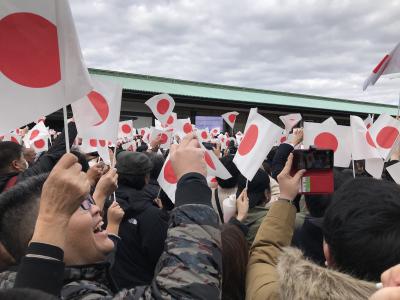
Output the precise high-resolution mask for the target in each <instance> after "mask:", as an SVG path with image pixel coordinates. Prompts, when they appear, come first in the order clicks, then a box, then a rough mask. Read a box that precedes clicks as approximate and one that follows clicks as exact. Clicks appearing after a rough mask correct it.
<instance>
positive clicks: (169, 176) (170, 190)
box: [157, 155, 178, 203]
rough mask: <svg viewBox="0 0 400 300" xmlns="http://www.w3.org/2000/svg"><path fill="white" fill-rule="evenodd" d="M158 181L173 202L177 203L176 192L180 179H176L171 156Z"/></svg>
mask: <svg viewBox="0 0 400 300" xmlns="http://www.w3.org/2000/svg"><path fill="white" fill-rule="evenodd" d="M157 181H158V184H159V185H160V187H161V188H162V189H163V190H164V192H165V193H166V194H167V195H168V197H169V198H170V199H171V201H172V202H173V203H175V192H176V185H177V183H178V178H177V177H176V175H175V172H174V169H173V168H172V164H171V161H170V159H169V155H168V157H167V159H166V160H165V163H164V166H163V168H162V170H161V172H160V175H159V176H158V179H157Z"/></svg>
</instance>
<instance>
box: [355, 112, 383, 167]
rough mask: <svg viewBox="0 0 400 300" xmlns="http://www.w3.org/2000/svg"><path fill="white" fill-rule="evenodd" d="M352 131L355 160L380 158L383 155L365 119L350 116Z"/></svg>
mask: <svg viewBox="0 0 400 300" xmlns="http://www.w3.org/2000/svg"><path fill="white" fill-rule="evenodd" d="M350 127H351V133H352V143H351V145H352V147H351V148H352V157H353V159H354V160H361V159H368V158H380V157H381V155H380V153H379V151H378V149H377V147H376V145H375V143H374V141H373V140H372V137H371V135H370V133H369V131H368V130H367V127H366V126H365V123H364V121H363V120H362V119H361V118H360V117H357V116H350Z"/></svg>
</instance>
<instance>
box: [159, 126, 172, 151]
mask: <svg viewBox="0 0 400 300" xmlns="http://www.w3.org/2000/svg"><path fill="white" fill-rule="evenodd" d="M158 137H159V139H160V148H161V149H164V150H168V149H169V148H170V147H171V144H172V132H171V131H163V132H161V133H159V134H158Z"/></svg>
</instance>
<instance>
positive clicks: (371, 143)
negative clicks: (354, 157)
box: [365, 131, 376, 148]
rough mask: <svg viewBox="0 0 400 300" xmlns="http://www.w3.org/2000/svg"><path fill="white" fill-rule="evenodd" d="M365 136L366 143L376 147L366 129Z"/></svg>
mask: <svg viewBox="0 0 400 300" xmlns="http://www.w3.org/2000/svg"><path fill="white" fill-rule="evenodd" d="M365 138H366V139H367V143H368V144H369V145H370V146H372V147H374V148H376V146H375V143H374V140H373V139H372V137H371V134H370V133H369V131H367V133H366V134H365Z"/></svg>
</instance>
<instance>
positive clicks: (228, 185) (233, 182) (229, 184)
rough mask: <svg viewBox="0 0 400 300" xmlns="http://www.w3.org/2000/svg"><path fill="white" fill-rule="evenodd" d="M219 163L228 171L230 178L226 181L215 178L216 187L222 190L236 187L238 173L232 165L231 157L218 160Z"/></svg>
mask: <svg viewBox="0 0 400 300" xmlns="http://www.w3.org/2000/svg"><path fill="white" fill-rule="evenodd" d="M220 161H221V163H222V164H223V165H224V167H225V168H226V169H227V170H228V172H229V173H230V174H231V175H232V177H231V178H228V179H222V178H219V177H216V179H217V182H218V185H219V186H220V187H221V188H223V189H230V188H233V187H235V186H237V183H238V177H239V174H240V172H239V170H238V168H237V167H236V165H235V164H234V163H233V155H228V156H224V157H222V158H221V159H220Z"/></svg>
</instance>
